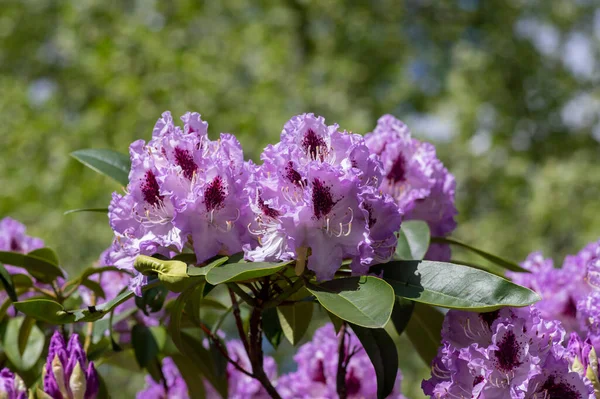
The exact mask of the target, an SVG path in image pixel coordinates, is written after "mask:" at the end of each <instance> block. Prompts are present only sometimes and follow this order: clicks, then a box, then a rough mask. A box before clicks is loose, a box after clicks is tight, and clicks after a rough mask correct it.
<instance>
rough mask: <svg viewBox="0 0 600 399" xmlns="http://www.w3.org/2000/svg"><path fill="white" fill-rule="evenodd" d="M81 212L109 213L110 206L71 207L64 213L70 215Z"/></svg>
mask: <svg viewBox="0 0 600 399" xmlns="http://www.w3.org/2000/svg"><path fill="white" fill-rule="evenodd" d="M79 212H97V213H104V214H107V213H108V208H77V209H69V210H68V211H65V213H63V215H70V214H71V213H79Z"/></svg>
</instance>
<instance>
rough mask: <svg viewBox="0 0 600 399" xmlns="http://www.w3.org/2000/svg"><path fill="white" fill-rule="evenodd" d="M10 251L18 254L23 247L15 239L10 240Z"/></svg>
mask: <svg viewBox="0 0 600 399" xmlns="http://www.w3.org/2000/svg"><path fill="white" fill-rule="evenodd" d="M10 250H11V251H13V252H18V251H20V250H21V245H19V242H18V241H17V239H16V238H14V237H13V238H11V239H10Z"/></svg>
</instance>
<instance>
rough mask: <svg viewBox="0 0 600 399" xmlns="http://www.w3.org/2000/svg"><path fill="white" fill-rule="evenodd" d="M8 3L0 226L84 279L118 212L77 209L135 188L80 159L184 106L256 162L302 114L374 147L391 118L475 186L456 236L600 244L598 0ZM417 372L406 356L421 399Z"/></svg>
mask: <svg viewBox="0 0 600 399" xmlns="http://www.w3.org/2000/svg"><path fill="white" fill-rule="evenodd" d="M0 5H1V7H0V94H1V95H0V120H1V121H2V122H1V123H0V155H1V156H0V168H1V171H2V172H1V173H0V187H2V191H1V192H0V216H6V215H10V216H13V217H15V218H18V219H20V220H22V221H23V222H24V223H26V224H27V226H28V228H29V233H30V234H33V235H36V236H40V237H42V238H43V239H44V240H45V241H46V243H47V245H48V246H51V247H53V248H55V249H57V250H58V252H59V254H60V255H61V256H62V260H63V263H64V264H65V265H66V267H67V268H68V269H69V270H76V269H78V268H83V267H85V266H88V265H90V264H91V263H93V262H94V261H95V260H96V259H97V258H98V256H99V254H100V252H101V251H102V250H103V249H104V248H105V247H107V246H108V245H109V243H110V240H111V232H110V229H109V227H108V224H107V218H106V216H105V215H102V214H72V215H67V216H64V215H63V212H64V211H66V210H68V209H72V208H79V207H105V206H106V205H107V203H108V201H109V200H110V193H111V192H112V191H115V190H120V189H121V188H120V187H118V186H116V185H115V184H114V183H112V182H111V181H109V180H108V179H106V178H104V177H102V176H100V175H97V174H95V173H93V172H91V171H90V170H88V169H86V168H84V167H83V166H82V165H80V164H78V163H77V162H76V161H75V160H73V159H71V158H70V157H69V155H68V154H69V153H70V152H71V151H74V150H77V149H80V148H89V147H95V148H111V149H115V150H118V151H122V152H126V151H127V146H128V144H129V143H130V142H132V141H134V140H136V139H140V138H142V139H146V140H147V139H149V138H150V136H151V130H152V126H153V125H154V122H155V121H156V119H157V118H158V117H159V116H160V114H161V112H163V111H164V110H167V109H168V110H171V111H172V112H173V114H174V116H176V117H177V116H179V115H181V114H183V113H184V112H185V111H188V110H191V111H197V112H200V113H201V114H202V116H203V118H204V119H205V120H207V121H208V122H209V132H210V134H211V136H212V137H215V136H216V135H218V133H219V132H231V133H235V134H236V135H237V137H238V138H239V139H240V141H241V142H242V144H243V146H244V149H245V152H246V154H247V156H248V157H249V158H252V159H254V160H257V159H258V156H259V154H260V152H261V150H262V148H263V147H264V146H265V144H267V143H272V142H275V141H277V140H278V136H279V133H280V132H281V129H282V127H283V124H284V123H285V121H286V120H288V119H289V118H290V117H291V116H293V115H296V114H299V113H303V112H314V113H315V114H319V115H323V116H325V118H326V120H327V121H328V122H329V123H333V122H337V123H339V124H340V125H341V126H342V128H344V129H347V130H351V131H354V132H358V133H365V132H368V131H370V130H371V129H372V128H373V127H374V126H375V123H376V121H377V118H378V117H379V116H380V115H382V114H384V113H391V114H394V115H395V116H397V117H399V118H401V119H403V120H404V121H405V122H406V123H407V124H408V125H409V127H410V128H411V129H412V131H413V134H414V135H415V136H416V137H418V138H420V139H422V140H427V141H431V142H433V143H434V144H436V146H437V149H438V154H439V157H440V158H441V159H442V160H443V161H444V163H445V164H446V166H447V167H448V168H449V169H450V170H451V171H452V172H453V173H454V174H455V175H456V179H457V183H458V191H457V205H458V210H459V212H460V214H459V216H458V221H459V227H458V229H457V230H456V234H455V236H456V237H457V238H459V239H461V240H463V241H466V242H468V243H470V244H473V245H475V246H478V247H481V248H484V249H486V250H489V251H491V252H493V253H497V254H501V255H503V256H505V257H507V258H510V259H514V260H517V261H520V260H523V259H524V258H525V257H526V256H527V254H528V253H529V252H532V251H534V250H542V251H543V252H544V254H546V255H547V256H552V257H554V258H555V260H556V261H557V263H558V264H560V263H561V262H562V258H563V257H564V255H565V254H568V253H574V252H577V251H578V250H579V249H580V248H581V247H582V246H583V245H584V244H585V243H587V242H589V241H591V240H595V239H598V237H600V206H599V205H598V199H599V198H600V163H599V162H597V159H598V155H599V148H600V147H599V143H598V141H599V140H600V86H599V85H598V83H599V82H600V8H599V6H598V3H597V2H595V1H593V0H577V1H561V0H557V1H553V0H502V1H500V0H486V1H483V0H457V1H444V0H442V1H433V0H421V1H418V0H404V1H394V0H374V1H369V2H366V1H365V2H347V1H343V0H327V1H308V0H287V1H266V0H263V1H250V0H232V1H227V2H219V1H196V0H178V1H169V2H159V1H153V0H126V1H94V0H72V1H52V0H3V1H0ZM458 256H461V258H462V259H468V256H467V255H466V254H459V255H458ZM400 344H401V345H407V344H406V342H404V341H401V342H400ZM401 353H407V351H402V352H401ZM401 360H402V359H401ZM415 362H418V360H415V359H414V357H411V356H409V357H408V358H407V359H404V360H403V363H404V366H405V367H404V370H403V371H404V375H405V381H406V382H405V390H406V392H407V394H409V395H410V396H411V397H413V398H417V397H420V396H419V394H418V393H417V392H418V391H419V384H420V378H421V377H422V376H423V372H424V371H423V366H421V365H419V367H421V368H418V367H417V364H418V363H415Z"/></svg>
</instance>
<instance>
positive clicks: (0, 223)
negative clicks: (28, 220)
mask: <svg viewBox="0 0 600 399" xmlns="http://www.w3.org/2000/svg"><path fill="white" fill-rule="evenodd" d="M43 247H44V241H42V239H40V238H37V237H31V236H28V235H26V234H25V226H24V225H23V223H21V222H19V221H17V220H15V219H13V218H10V217H5V218H4V219H2V220H0V251H10V252H20V253H23V254H26V253H27V252H31V251H33V250H34V249H39V248H43ZM11 268H13V267H12V266H8V270H9V271H10V272H11V273H12V272H14V273H17V272H18V271H19V270H21V271H22V269H18V270H16V271H15V270H12V269H11Z"/></svg>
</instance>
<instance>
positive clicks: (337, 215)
mask: <svg viewBox="0 0 600 399" xmlns="http://www.w3.org/2000/svg"><path fill="white" fill-rule="evenodd" d="M261 159H262V160H263V165H262V166H260V167H257V168H256V169H255V172H254V173H253V179H252V184H251V185H250V187H251V189H250V201H251V208H252V210H253V211H254V222H253V223H252V224H251V226H250V230H251V231H252V232H253V233H254V234H255V235H256V236H257V237H258V240H259V243H260V245H259V246H258V247H257V248H255V249H252V248H251V245H247V246H246V247H245V253H246V258H247V259H249V260H253V261H276V260H289V259H294V258H296V259H298V258H301V257H306V250H307V248H310V250H311V252H310V255H309V256H308V258H307V261H308V262H307V267H308V269H310V270H312V271H314V272H315V274H316V276H317V278H318V279H320V280H328V279H332V278H333V276H334V274H335V272H336V271H337V269H338V268H339V266H340V265H341V263H342V261H343V260H344V259H351V260H352V263H351V265H350V267H351V268H352V271H353V272H354V273H356V274H366V273H367V271H368V269H369V267H370V266H371V265H373V264H376V263H381V262H385V261H388V260H389V259H390V258H391V257H392V255H393V253H394V250H395V247H396V237H395V234H394V233H395V232H396V231H398V229H399V228H400V222H401V213H400V211H399V208H398V206H397V205H396V204H395V203H394V201H393V199H392V198H391V197H389V196H387V195H384V194H382V193H381V192H380V191H379V189H378V188H379V182H380V181H381V178H382V169H381V163H380V161H379V160H378V159H377V156H376V155H374V154H371V153H370V152H369V149H368V148H367V146H366V145H365V142H364V139H363V138H362V137H361V136H360V135H356V134H351V133H348V132H345V131H340V130H339V127H338V125H335V124H334V125H326V124H325V120H324V119H323V118H322V117H316V116H314V115H313V114H303V115H298V116H295V117H293V118H292V119H291V120H290V121H288V122H287V123H286V124H285V126H284V128H283V131H282V133H281V141H280V142H279V143H277V144H275V145H269V146H267V148H266V149H265V150H264V152H263V153H262V155H261ZM303 252H304V253H303Z"/></svg>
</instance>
